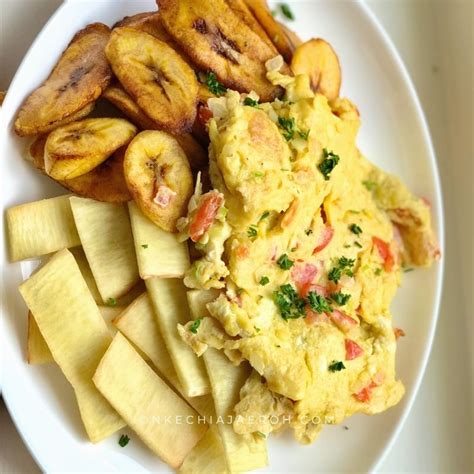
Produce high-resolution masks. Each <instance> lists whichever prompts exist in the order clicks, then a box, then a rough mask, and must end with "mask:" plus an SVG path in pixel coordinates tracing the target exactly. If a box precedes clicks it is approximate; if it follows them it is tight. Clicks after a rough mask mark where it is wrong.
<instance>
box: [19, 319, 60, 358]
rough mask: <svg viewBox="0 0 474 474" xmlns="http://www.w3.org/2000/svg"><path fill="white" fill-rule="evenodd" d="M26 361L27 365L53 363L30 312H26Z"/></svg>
mask: <svg viewBox="0 0 474 474" xmlns="http://www.w3.org/2000/svg"><path fill="white" fill-rule="evenodd" d="M26 360H27V361H28V364H47V363H49V362H53V361H54V359H53V355H52V354H51V351H50V350H49V347H48V344H46V341H45V340H44V337H43V336H42V335H41V332H40V330H39V328H38V325H37V324H36V321H35V318H34V317H33V315H32V314H31V311H28V339H27V344H26Z"/></svg>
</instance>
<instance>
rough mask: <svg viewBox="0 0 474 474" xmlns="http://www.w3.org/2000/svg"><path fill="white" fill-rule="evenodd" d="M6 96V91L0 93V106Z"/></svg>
mask: <svg viewBox="0 0 474 474" xmlns="http://www.w3.org/2000/svg"><path fill="white" fill-rule="evenodd" d="M6 95H7V93H6V91H0V105H2V104H3V101H4V100H5V96H6Z"/></svg>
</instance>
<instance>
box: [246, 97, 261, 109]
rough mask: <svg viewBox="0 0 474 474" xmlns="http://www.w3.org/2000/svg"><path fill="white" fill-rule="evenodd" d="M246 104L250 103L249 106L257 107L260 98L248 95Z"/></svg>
mask: <svg viewBox="0 0 474 474" xmlns="http://www.w3.org/2000/svg"><path fill="white" fill-rule="evenodd" d="M244 105H248V106H249V107H257V106H258V100H255V99H252V98H251V97H246V98H245V99H244Z"/></svg>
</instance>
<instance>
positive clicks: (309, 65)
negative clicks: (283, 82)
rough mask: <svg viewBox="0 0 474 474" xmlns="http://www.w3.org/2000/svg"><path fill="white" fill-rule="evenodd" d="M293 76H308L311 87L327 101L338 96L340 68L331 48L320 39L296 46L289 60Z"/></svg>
mask: <svg viewBox="0 0 474 474" xmlns="http://www.w3.org/2000/svg"><path fill="white" fill-rule="evenodd" d="M291 69H292V70H293V72H294V73H295V74H304V73H306V74H309V77H310V80H311V87H312V89H313V90H314V91H315V92H319V93H321V94H323V95H325V96H326V97H327V98H328V100H334V99H336V98H337V97H338V96H339V90H340V89H341V66H340V65H339V59H338V57H337V54H336V53H335V52H334V49H332V46H331V45H330V44H329V43H328V42H327V41H324V40H323V39H321V38H316V39H314V38H313V39H310V40H309V41H306V42H305V43H303V44H302V45H300V46H298V47H297V48H296V50H295V53H294V55H293V59H292V60H291Z"/></svg>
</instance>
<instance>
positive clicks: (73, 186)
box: [29, 135, 132, 202]
mask: <svg viewBox="0 0 474 474" xmlns="http://www.w3.org/2000/svg"><path fill="white" fill-rule="evenodd" d="M47 138H48V136H47V135H40V136H39V137H37V138H36V139H35V140H34V141H33V143H32V144H31V145H30V149H29V152H30V157H31V161H32V162H33V164H34V166H35V167H36V168H37V169H38V170H39V171H41V172H42V173H44V174H45V175H46V176H48V175H47V174H46V171H45V169H44V146H45V144H46V139H47ZM125 150H126V148H125V147H122V148H119V149H118V150H117V151H115V152H114V153H113V154H112V156H111V157H110V158H108V159H107V160H106V161H104V162H103V163H101V164H100V165H99V166H97V168H94V169H93V170H92V171H89V172H88V173H86V174H83V175H82V176H78V177H77V178H73V179H67V180H55V179H54V178H51V179H54V181H56V182H57V183H59V184H60V185H61V186H63V187H64V188H66V189H68V190H69V191H72V192H73V193H74V194H77V195H78V196H81V197H85V198H89V199H95V200H96V201H103V202H126V201H130V200H131V199H132V197H131V195H130V192H129V191H128V187H127V183H126V182H125V176H124V173H123V161H124V158H125Z"/></svg>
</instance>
